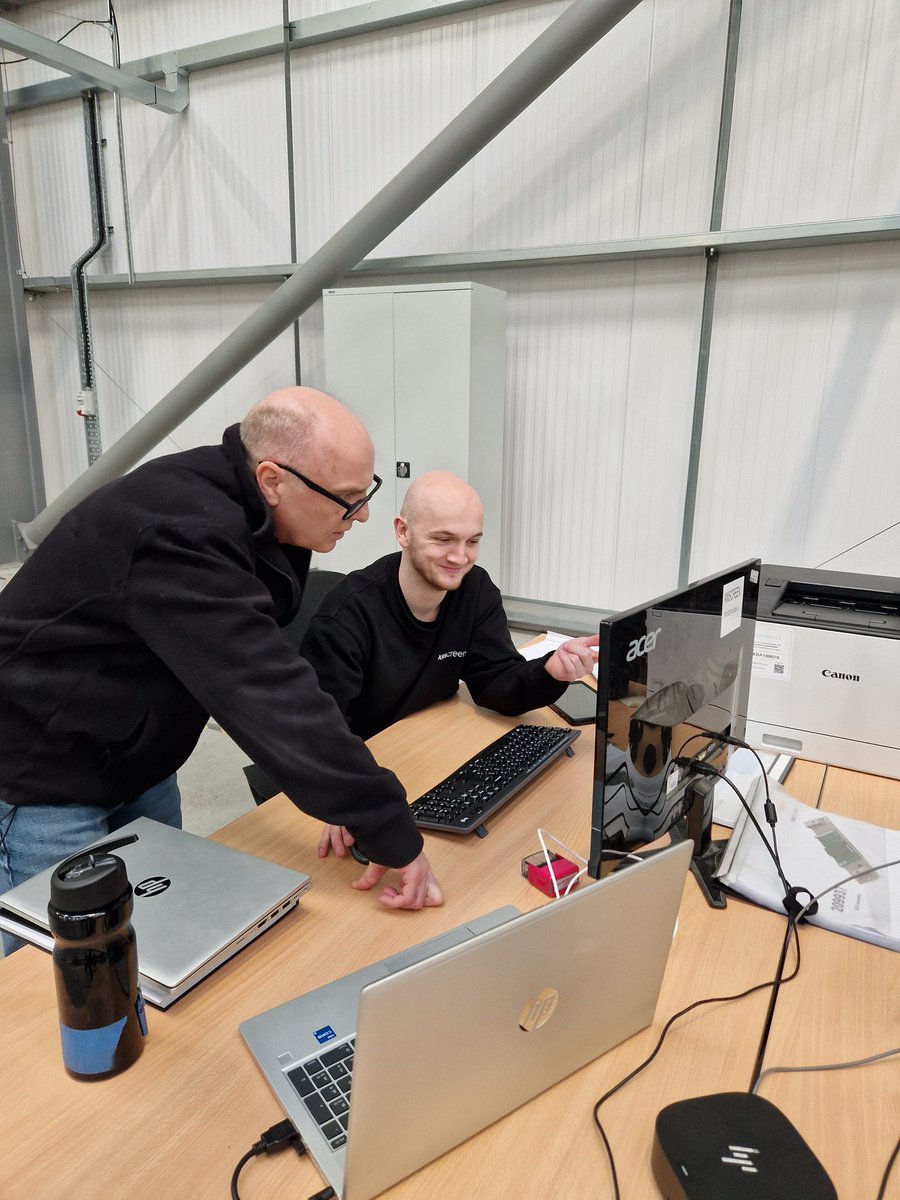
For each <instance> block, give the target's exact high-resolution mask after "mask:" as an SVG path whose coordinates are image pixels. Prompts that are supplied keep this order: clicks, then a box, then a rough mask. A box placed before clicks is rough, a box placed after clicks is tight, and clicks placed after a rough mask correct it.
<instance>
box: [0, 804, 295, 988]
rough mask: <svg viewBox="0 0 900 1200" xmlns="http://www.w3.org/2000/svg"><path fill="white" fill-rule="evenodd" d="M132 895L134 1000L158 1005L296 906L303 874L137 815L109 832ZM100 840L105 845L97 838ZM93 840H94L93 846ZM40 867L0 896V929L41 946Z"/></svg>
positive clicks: (43, 892) (44, 894)
mask: <svg viewBox="0 0 900 1200" xmlns="http://www.w3.org/2000/svg"><path fill="white" fill-rule="evenodd" d="M129 833H136V834H137V836H138V840H137V841H136V842H132V843H131V844H130V845H128V846H122V847H120V848H119V849H118V850H116V851H115V854H116V855H117V856H118V857H119V858H121V859H122V861H123V862H124V863H125V867H126V870H127V872H128V879H129V882H130V883H131V886H132V887H133V889H134V915H133V917H132V923H133V925H134V930H135V935H136V937H137V952H138V968H139V971H140V982H141V989H142V991H143V993H144V996H145V998H146V999H147V1000H149V1001H150V1002H151V1003H152V1004H155V1005H156V1006H157V1007H158V1008H168V1006H169V1005H170V1004H171V1003H172V1002H173V1001H175V1000H177V999H178V997H179V996H182V995H184V993H185V992H186V991H187V990H188V989H189V988H191V987H193V986H194V984H195V983H198V982H199V981H200V980H201V979H203V978H204V977H205V976H206V975H208V974H209V973H210V972H211V971H214V970H215V969H216V967H218V966H221V965H222V963H224V962H227V961H228V959H229V958H231V957H232V955H234V954H236V953H237V951H238V950H241V949H243V947H244V946H246V945H248V944H249V943H250V942H252V941H253V939H254V938H256V937H259V935H260V934H261V933H263V932H265V930H266V929H268V928H269V927H270V926H271V925H273V924H274V923H275V922H276V921H278V920H280V918H281V917H283V916H284V915H285V913H287V912H289V911H290V910H291V909H292V908H294V907H296V904H297V901H298V900H299V898H300V896H302V894H303V893H304V892H305V891H306V890H307V888H308V887H309V882H310V881H309V876H308V875H304V874H303V873H302V872H300V871H291V870H289V869H288V868H287V867H280V866H277V865H276V864H275V863H271V862H268V861H267V860H266V859H262V858H256V857H255V856H254V855H252V854H245V853H243V852H242V851H240V850H232V849H231V848H230V847H229V846H223V845H221V844H220V843H219V842H211V841H209V840H207V839H206V838H203V837H197V836H196V835H195V834H192V833H185V831H184V830H182V829H173V828H172V827H171V826H169V825H163V824H160V822H159V821H152V820H150V818H149V817H139V818H138V819H137V820H136V821H132V822H131V823H130V824H128V825H123V826H122V828H121V829H118V830H116V833H115V834H114V835H113V836H116V837H119V836H126V835H127V834H129ZM102 840H103V841H107V840H109V839H107V838H104V839H102ZM95 844H96V843H95ZM53 870H54V868H53V867H50V868H48V869H47V870H46V871H42V872H41V873H40V874H39V875H35V876H33V878H31V879H28V880H26V881H25V882H24V883H21V884H19V886H18V887H15V888H12V889H11V890H10V891H8V892H6V893H5V894H4V895H2V896H0V929H5V930H6V931H7V932H8V933H14V934H16V935H17V936H18V937H20V938H22V939H23V940H25V941H28V942H31V943H33V944H34V945H36V946H41V947H42V948H43V949H45V950H50V949H52V946H53V939H52V937H51V935H50V930H49V924H48V920H47V902H48V901H49V899H50V876H51V875H52V873H53Z"/></svg>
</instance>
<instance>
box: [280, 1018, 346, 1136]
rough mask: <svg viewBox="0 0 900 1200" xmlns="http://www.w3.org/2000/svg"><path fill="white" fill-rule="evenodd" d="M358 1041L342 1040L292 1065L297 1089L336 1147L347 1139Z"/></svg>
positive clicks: (292, 1078)
mask: <svg viewBox="0 0 900 1200" xmlns="http://www.w3.org/2000/svg"><path fill="white" fill-rule="evenodd" d="M355 1045H356V1042H355V1040H354V1039H352V1038H351V1040H350V1041H349V1042H342V1043H341V1045H339V1046H332V1048H331V1049H330V1050H325V1051H323V1053H321V1054H318V1055H317V1056H316V1057H315V1058H308V1059H307V1060H306V1062H304V1063H301V1064H300V1066H298V1067H292V1068H291V1070H290V1071H288V1072H287V1077H288V1079H289V1080H290V1081H291V1083H292V1084H293V1085H294V1087H295V1088H296V1090H297V1093H298V1095H299V1096H300V1099H301V1100H302V1101H303V1103H304V1104H305V1105H306V1107H307V1109H308V1110H309V1113H310V1115H311V1116H312V1118H313V1120H314V1121H315V1122H316V1124H317V1125H318V1126H319V1128H320V1129H321V1130H322V1133H323V1134H324V1136H325V1137H326V1138H327V1139H328V1142H329V1144H330V1145H331V1148H332V1150H338V1149H340V1147H341V1146H343V1145H344V1143H345V1142H346V1140H347V1124H348V1122H349V1120H350V1079H351V1072H352V1071H353V1051H354V1048H355Z"/></svg>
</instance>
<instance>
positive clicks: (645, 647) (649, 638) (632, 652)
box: [625, 629, 661, 662]
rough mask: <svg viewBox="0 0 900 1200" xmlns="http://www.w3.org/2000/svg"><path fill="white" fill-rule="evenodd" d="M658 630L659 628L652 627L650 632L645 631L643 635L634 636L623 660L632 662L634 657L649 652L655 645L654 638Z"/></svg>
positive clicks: (657, 634) (639, 656) (657, 635)
mask: <svg viewBox="0 0 900 1200" xmlns="http://www.w3.org/2000/svg"><path fill="white" fill-rule="evenodd" d="M660 632H661V630H660V629H653V630H651V631H650V633H645V634H644V636H643V637H639V638H635V640H634V641H633V642H631V643H630V644H629V646H628V653H627V654H626V656H625V661H626V662H634V660H635V659H636V658H643V656H644V655H645V654H649V653H650V651H651V650H652V649H653V647H654V646H655V645H656V639H657V638H658V637H659V635H660Z"/></svg>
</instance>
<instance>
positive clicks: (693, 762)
mask: <svg viewBox="0 0 900 1200" xmlns="http://www.w3.org/2000/svg"><path fill="white" fill-rule="evenodd" d="M672 762H673V764H674V765H675V766H676V767H681V768H682V769H683V770H685V771H694V772H696V774H697V775H706V776H708V778H710V779H721V778H722V772H721V771H719V770H718V769H717V768H716V767H711V766H710V765H709V763H705V762H699V761H698V760H697V759H696V758H673V759H672Z"/></svg>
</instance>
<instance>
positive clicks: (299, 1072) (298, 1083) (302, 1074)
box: [287, 1067, 316, 1096]
mask: <svg viewBox="0 0 900 1200" xmlns="http://www.w3.org/2000/svg"><path fill="white" fill-rule="evenodd" d="M287 1077H288V1079H289V1080H290V1081H291V1083H292V1084H293V1085H294V1087H295V1088H296V1090H297V1093H298V1095H300V1096H311V1095H312V1094H313V1092H314V1091H315V1090H316V1085H315V1084H314V1083H313V1081H312V1080H311V1079H310V1077H309V1076H308V1075H307V1073H306V1071H305V1070H304V1069H303V1067H294V1069H293V1070H292V1071H288V1072H287Z"/></svg>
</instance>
